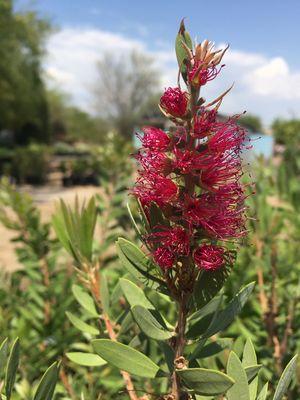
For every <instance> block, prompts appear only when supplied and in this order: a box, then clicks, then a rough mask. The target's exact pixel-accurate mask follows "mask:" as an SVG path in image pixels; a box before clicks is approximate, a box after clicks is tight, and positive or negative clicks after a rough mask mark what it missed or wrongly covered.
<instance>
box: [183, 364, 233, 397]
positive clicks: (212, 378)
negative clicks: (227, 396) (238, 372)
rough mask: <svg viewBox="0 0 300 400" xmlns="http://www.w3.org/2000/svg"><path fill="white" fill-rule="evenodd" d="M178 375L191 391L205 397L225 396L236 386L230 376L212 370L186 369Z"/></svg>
mask: <svg viewBox="0 0 300 400" xmlns="http://www.w3.org/2000/svg"><path fill="white" fill-rule="evenodd" d="M176 373H177V374H178V375H179V376H180V378H181V379H182V380H183V382H184V383H185V384H186V386H187V387H188V388H189V389H192V390H193V391H194V393H196V394H201V395H204V396H205V395H206V396H207V395H208V396H209V395H215V396H217V395H219V394H224V393H225V392H227V390H228V389H230V388H231V387H232V385H233V384H234V380H233V379H232V378H231V377H230V376H228V375H226V374H224V373H223V372H219V371H214V370H211V369H204V368H186V369H182V370H177V371H176Z"/></svg>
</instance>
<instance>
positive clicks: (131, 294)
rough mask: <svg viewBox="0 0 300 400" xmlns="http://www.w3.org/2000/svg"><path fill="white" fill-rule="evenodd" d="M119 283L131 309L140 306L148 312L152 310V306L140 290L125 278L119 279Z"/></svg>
mask: <svg viewBox="0 0 300 400" xmlns="http://www.w3.org/2000/svg"><path fill="white" fill-rule="evenodd" d="M119 282H120V286H121V289H122V291H123V293H124V296H125V298H126V300H127V301H128V303H129V304H130V306H131V307H134V306H136V305H140V306H143V307H145V308H148V309H150V310H154V306H153V304H152V303H150V301H149V300H148V299H147V297H146V296H145V294H144V292H143V290H142V289H141V288H139V287H138V286H137V285H135V284H134V283H133V282H131V281H129V280H128V279H125V278H121V279H120V280H119Z"/></svg>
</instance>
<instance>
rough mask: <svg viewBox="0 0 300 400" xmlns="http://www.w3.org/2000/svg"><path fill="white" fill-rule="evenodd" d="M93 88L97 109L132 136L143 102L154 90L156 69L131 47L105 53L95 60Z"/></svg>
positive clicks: (151, 62) (122, 130)
mask: <svg viewBox="0 0 300 400" xmlns="http://www.w3.org/2000/svg"><path fill="white" fill-rule="evenodd" d="M98 75H99V78H98V82H97V85H96V90H95V97H96V106H97V110H98V113H99V114H100V115H101V116H103V117H106V118H107V119H108V120H109V121H110V123H111V125H112V126H113V127H114V128H115V129H116V130H117V131H118V132H119V133H120V134H121V135H123V136H124V137H125V138H130V139H131V138H132V133H133V130H134V127H135V126H136V125H137V124H138V123H139V120H140V117H141V112H142V110H143V108H144V105H145V103H146V102H147V101H148V100H149V98H150V97H151V96H152V95H153V94H154V93H156V91H157V88H158V83H159V78H158V72H157V70H156V69H155V68H154V65H153V60H152V59H151V58H150V57H149V56H147V55H145V54H142V53H138V52H136V51H132V52H131V53H130V54H127V55H123V54H122V55H114V54H109V53H107V54H105V55H104V57H103V58H102V59H101V60H100V61H99V63H98Z"/></svg>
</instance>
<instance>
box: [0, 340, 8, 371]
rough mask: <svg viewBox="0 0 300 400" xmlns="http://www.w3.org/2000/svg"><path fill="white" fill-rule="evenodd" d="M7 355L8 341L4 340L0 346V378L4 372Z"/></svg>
mask: <svg viewBox="0 0 300 400" xmlns="http://www.w3.org/2000/svg"><path fill="white" fill-rule="evenodd" d="M7 355H8V339H7V338H6V339H4V340H3V342H2V343H1V346H0V376H1V374H2V371H3V370H4V366H5V364H6V358H7Z"/></svg>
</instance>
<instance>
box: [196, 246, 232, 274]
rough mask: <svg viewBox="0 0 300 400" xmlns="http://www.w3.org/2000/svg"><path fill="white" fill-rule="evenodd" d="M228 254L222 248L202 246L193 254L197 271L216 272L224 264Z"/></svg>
mask: <svg viewBox="0 0 300 400" xmlns="http://www.w3.org/2000/svg"><path fill="white" fill-rule="evenodd" d="M226 258H228V254H227V252H226V250H225V249H224V247H221V246H216V245H213V244H202V245H201V246H200V247H198V248H197V249H196V250H195V252H194V261H195V264H196V265H197V267H198V268H199V269H204V270H205V271H216V270H218V269H220V268H222V267H224V266H225V264H226Z"/></svg>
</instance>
